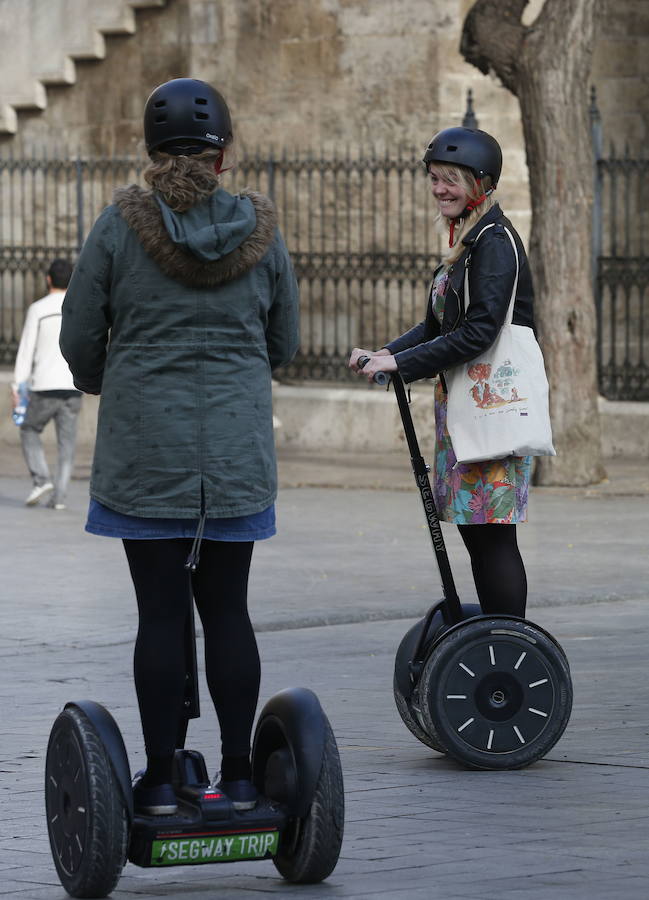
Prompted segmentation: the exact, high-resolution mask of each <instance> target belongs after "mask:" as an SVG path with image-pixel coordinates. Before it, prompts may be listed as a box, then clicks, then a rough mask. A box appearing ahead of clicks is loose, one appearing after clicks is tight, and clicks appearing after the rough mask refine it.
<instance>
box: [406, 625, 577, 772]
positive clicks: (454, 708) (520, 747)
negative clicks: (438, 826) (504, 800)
mask: <svg viewBox="0 0 649 900" xmlns="http://www.w3.org/2000/svg"><path fill="white" fill-rule="evenodd" d="M419 691H420V699H421V712H422V719H423V721H424V724H425V726H426V730H428V729H431V730H432V731H434V732H435V733H437V734H438V735H439V739H440V741H441V742H442V743H443V745H444V747H445V748H446V752H447V754H448V755H449V756H451V757H453V758H454V759H456V760H457V761H458V762H460V763H461V764H462V765H464V766H466V767H468V768H474V769H519V768H522V767H523V766H527V765H530V763H533V762H535V761H536V760H538V759H540V758H541V757H543V756H545V755H546V754H547V753H548V752H549V751H550V750H551V749H552V747H553V746H554V745H555V744H556V742H557V741H558V740H559V738H560V737H561V735H562V734H563V732H564V730H565V728H566V725H567V724H568V719H569V718H570V711H571V708H572V681H571V678H570V669H569V667H568V662H567V660H566V657H565V654H564V652H563V650H562V649H561V647H560V646H559V645H558V644H557V642H556V641H554V639H553V638H551V637H550V636H549V635H548V634H546V633H545V632H544V631H543V630H542V629H540V628H538V627H537V626H535V625H533V624H532V623H530V622H527V621H524V620H521V619H507V618H504V617H503V618H490V617H484V618H481V619H473V620H471V621H468V622H467V623H466V624H464V625H461V626H458V627H457V628H455V629H453V630H451V631H450V632H449V633H448V634H447V635H446V636H445V637H444V638H442V640H441V641H440V642H439V644H438V645H437V646H436V647H435V648H434V650H433V652H432V653H431V655H430V657H429V658H428V660H427V661H426V663H425V665H424V668H423V670H422V674H421V679H420V682H419Z"/></svg>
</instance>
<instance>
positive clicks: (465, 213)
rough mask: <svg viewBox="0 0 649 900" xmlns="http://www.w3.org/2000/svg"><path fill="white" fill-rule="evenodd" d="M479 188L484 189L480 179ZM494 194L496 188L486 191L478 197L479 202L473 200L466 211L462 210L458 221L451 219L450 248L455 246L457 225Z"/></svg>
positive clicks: (465, 208) (466, 207)
mask: <svg viewBox="0 0 649 900" xmlns="http://www.w3.org/2000/svg"><path fill="white" fill-rule="evenodd" d="M478 187H482V183H481V181H480V179H478ZM493 192H494V188H489V190H487V191H485V192H484V193H483V194H480V196H479V197H478V199H477V200H472V201H471V202H470V203H467V205H466V206H465V207H464V209H463V210H462V212H461V213H460V215H459V216H458V217H457V219H451V225H450V228H449V232H448V245H449V247H452V246H453V236H454V234H455V223H456V222H459V221H460V220H461V219H465V218H466V217H467V216H468V215H469V213H470V212H471V210H473V209H476V208H477V207H478V206H480V205H481V204H482V203H484V202H485V200H486V199H487V197H488V196H489V194H493Z"/></svg>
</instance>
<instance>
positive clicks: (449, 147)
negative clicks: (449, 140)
mask: <svg viewBox="0 0 649 900" xmlns="http://www.w3.org/2000/svg"><path fill="white" fill-rule="evenodd" d="M446 149H447V150H448V151H449V153H453V152H454V151H455V150H457V147H456V146H454V145H453V144H448V146H447V147H446Z"/></svg>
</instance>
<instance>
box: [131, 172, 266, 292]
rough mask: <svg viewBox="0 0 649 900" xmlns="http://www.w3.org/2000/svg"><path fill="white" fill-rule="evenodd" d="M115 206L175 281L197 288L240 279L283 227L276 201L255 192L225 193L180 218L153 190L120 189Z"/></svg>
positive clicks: (209, 199)
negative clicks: (278, 217) (277, 230)
mask: <svg viewBox="0 0 649 900" xmlns="http://www.w3.org/2000/svg"><path fill="white" fill-rule="evenodd" d="M113 202H114V203H115V205H116V206H117V208H118V209H119V211H120V213H121V215H122V218H123V219H124V221H125V222H126V224H127V225H128V226H129V228H131V229H132V230H133V231H134V232H135V234H136V235H137V237H138V239H139V241H140V243H141V244H142V247H143V249H144V251H145V253H146V254H147V256H150V257H151V259H153V260H154V262H155V263H156V264H157V265H158V266H159V267H160V269H161V270H162V272H164V274H165V275H167V276H168V277H169V278H173V279H174V280H175V281H179V282H180V283H181V284H184V285H186V286H187V287H192V288H205V287H208V288H209V287H216V286H217V285H220V284H224V283H225V282H228V281H233V280H234V279H235V278H239V277H240V276H241V275H243V274H245V273H246V272H247V271H249V270H250V269H252V268H253V266H255V265H256V264H257V263H258V262H259V261H260V260H261V259H262V258H263V256H264V255H265V254H266V252H267V251H268V249H269V247H270V245H271V243H272V241H273V237H274V234H275V229H276V227H277V213H276V211H275V207H274V205H273V203H272V201H271V200H270V199H269V198H268V197H266V196H264V195H263V194H259V193H257V192H255V191H242V192H241V193H240V194H237V195H234V196H233V195H231V194H228V193H227V192H226V191H224V190H223V189H222V188H219V189H217V190H216V191H215V192H214V193H213V194H212V195H211V196H210V197H208V198H207V199H206V200H204V201H202V203H200V204H197V206H196V207H192V209H190V210H188V211H187V212H186V213H175V212H173V211H172V210H171V209H170V208H169V207H168V206H167V205H166V204H165V203H164V200H163V199H162V198H161V197H160V196H159V195H157V194H155V193H154V192H153V191H149V190H144V189H143V188H141V187H139V186H138V185H136V184H132V185H130V186H129V187H125V188H118V189H117V190H116V191H115V194H114V197H113Z"/></svg>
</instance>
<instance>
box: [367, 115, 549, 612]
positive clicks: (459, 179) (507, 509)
mask: <svg viewBox="0 0 649 900" xmlns="http://www.w3.org/2000/svg"><path fill="white" fill-rule="evenodd" d="M424 164H425V166H426V172H427V175H428V178H429V180H430V186H431V190H432V193H433V197H434V199H435V200H436V202H437V205H438V210H439V217H440V221H441V222H442V223H443V227H445V230H446V232H447V234H448V250H447V252H446V254H445V257H444V259H443V260H442V262H441V263H440V265H439V266H438V267H437V268H436V269H435V271H434V273H433V281H432V284H431V289H430V293H429V296H428V300H427V304H426V310H425V318H424V320H423V321H422V322H420V323H419V324H417V325H415V326H414V327H413V328H411V329H410V330H409V331H407V332H405V334H402V335H401V336H400V337H397V338H395V339H394V340H393V341H390V342H389V343H387V344H386V345H385V347H382V348H381V349H379V350H377V351H369V350H364V349H360V348H355V349H354V350H353V351H352V354H351V357H350V360H349V366H350V367H351V368H352V369H353V370H354V371H355V372H357V374H359V375H366V376H367V377H368V378H369V379H370V380H371V379H372V378H373V377H374V375H375V374H376V372H396V371H398V372H399V373H400V375H401V376H402V377H403V379H404V381H406V382H411V381H416V380H417V379H419V378H433V377H435V376H438V375H439V376H440V378H439V379H438V381H437V384H436V387H435V424H436V442H435V473H434V478H433V479H432V480H433V491H434V495H435V505H436V507H437V513H438V515H439V518H440V519H441V520H444V521H447V522H453V523H455V524H456V525H457V526H458V529H459V531H460V534H461V536H462V540H463V541H464V544H465V546H466V548H467V550H468V552H469V556H470V558H471V568H472V572H473V577H474V581H475V585H476V590H477V594H478V599H479V600H480V605H481V607H482V611H483V612H484V613H486V614H489V613H504V614H507V615H513V616H521V617H523V616H524V615H525V607H526V602H527V578H526V574H525V568H524V565H523V560H522V558H521V554H520V552H519V549H518V543H517V539H516V524H517V523H519V522H525V521H526V519H527V501H528V489H529V483H530V472H531V462H532V459H531V457H530V456H524V457H517V456H509V457H507V458H505V459H494V460H485V461H482V462H472V463H464V464H457V461H456V457H455V453H454V451H453V445H452V443H451V439H450V436H449V433H448V429H447V427H446V412H447V402H448V398H447V393H446V383H445V381H444V372H445V371H446V370H447V369H452V368H453V367H454V366H459V365H461V364H464V363H466V362H469V361H470V360H472V359H475V358H476V357H478V356H479V355H480V354H481V353H482V352H484V351H485V350H486V349H487V348H489V347H490V346H491V345H492V344H493V343H494V341H495V340H496V338H497V337H498V334H499V332H500V330H501V328H502V326H503V324H504V322H505V316H506V314H507V310H508V307H509V304H510V300H511V297H512V291H513V289H514V285H515V284H516V295H515V302H514V307H513V321H514V324H516V325H524V326H528V327H530V328H533V327H534V319H533V290H532V277H531V273H530V267H529V263H528V260H527V255H526V253H525V250H524V248H523V244H522V242H521V239H520V237H519V235H518V234H517V233H516V231H515V229H514V227H513V226H512V224H511V222H510V221H509V220H508V219H507V218H506V217H505V216H504V214H503V212H502V210H501V209H500V206H499V205H498V203H497V201H496V199H495V195H494V191H495V189H496V186H497V184H498V180H499V178H500V172H501V168H502V153H501V149H500V146H499V145H498V142H497V141H496V139H495V138H494V137H492V136H491V135H490V134H487V133H486V132H484V131H479V130H477V129H471V128H460V127H458V128H446V129H444V130H443V131H440V132H439V133H438V134H436V135H435V136H434V137H433V139H432V140H431V142H430V143H429V145H428V147H427V148H426V153H425V154H424ZM507 231H509V232H510V233H511V235H512V239H513V240H514V242H515V246H516V251H514V248H513V247H512V244H511V243H510V239H509V237H508V234H507ZM469 257H470V266H469V270H468V276H469V285H470V303H469V305H468V309H467V310H466V312H465V308H464V307H465V303H464V300H465V297H464V282H465V267H466V266H467V265H468V262H469ZM517 257H518V259H517ZM519 269H520V271H518V270H519ZM517 271H518V281H517V282H516V278H517ZM362 356H369V357H370V360H369V362H368V363H367V365H366V366H365V367H364V368H363V369H359V367H358V360H359V358H360V357H362ZM486 390H487V391H488V390H489V387H488V385H487V386H486ZM482 399H483V402H485V401H486V397H485V396H483V398H482Z"/></svg>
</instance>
